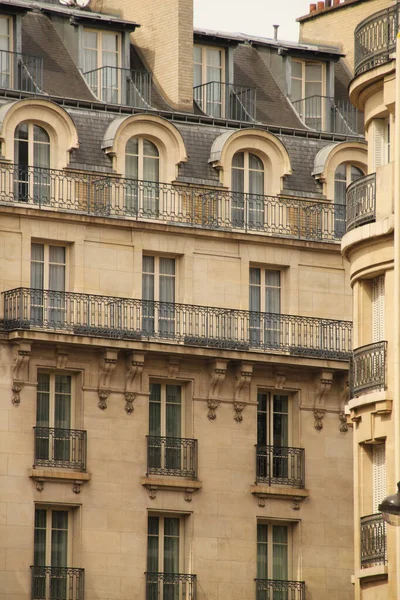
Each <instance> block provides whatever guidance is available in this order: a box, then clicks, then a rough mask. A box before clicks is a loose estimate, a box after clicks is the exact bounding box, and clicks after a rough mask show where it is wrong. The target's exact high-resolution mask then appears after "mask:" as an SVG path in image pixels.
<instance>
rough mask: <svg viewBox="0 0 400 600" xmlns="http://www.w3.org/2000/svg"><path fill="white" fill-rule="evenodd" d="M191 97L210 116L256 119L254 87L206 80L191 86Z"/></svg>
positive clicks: (246, 119)
mask: <svg viewBox="0 0 400 600" xmlns="http://www.w3.org/2000/svg"><path fill="white" fill-rule="evenodd" d="M193 98H194V101H195V102H196V103H197V105H198V106H199V108H200V109H201V110H202V111H203V112H204V113H205V114H206V115H209V116H211V117H217V118H222V119H233V120H235V121H251V122H253V121H255V120H256V88H249V87H243V86H239V85H234V84H233V83H223V82H221V81H208V82H207V83H203V84H202V85H196V86H195V87H194V88H193Z"/></svg>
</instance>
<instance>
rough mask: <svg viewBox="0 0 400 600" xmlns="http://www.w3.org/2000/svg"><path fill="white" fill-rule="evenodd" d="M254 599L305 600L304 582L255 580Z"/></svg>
mask: <svg viewBox="0 0 400 600" xmlns="http://www.w3.org/2000/svg"><path fill="white" fill-rule="evenodd" d="M255 582H256V599H257V600H273V599H275V598H279V600H280V599H281V598H282V600H305V598H306V585H305V583H304V581H284V580H280V579H256V580H255Z"/></svg>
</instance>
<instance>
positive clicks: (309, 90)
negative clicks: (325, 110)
mask: <svg viewBox="0 0 400 600" xmlns="http://www.w3.org/2000/svg"><path fill="white" fill-rule="evenodd" d="M310 96H322V83H317V82H316V83H314V82H313V83H310V82H306V89H305V97H306V98H309V97H310ZM314 110H315V112H318V114H320V113H321V108H320V106H319V107H318V110H317V107H315V109H314Z"/></svg>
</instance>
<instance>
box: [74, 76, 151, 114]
mask: <svg viewBox="0 0 400 600" xmlns="http://www.w3.org/2000/svg"><path fill="white" fill-rule="evenodd" d="M83 76H84V78H85V79H86V82H87V84H88V86H89V87H90V89H91V91H92V92H93V94H94V95H95V96H96V97H97V98H99V100H101V101H102V102H106V103H107V104H125V105H127V106H135V107H139V108H150V107H151V73H148V72H147V71H138V70H131V69H125V68H122V67H111V66H106V67H100V68H98V69H93V70H92V71H86V72H85V73H83Z"/></svg>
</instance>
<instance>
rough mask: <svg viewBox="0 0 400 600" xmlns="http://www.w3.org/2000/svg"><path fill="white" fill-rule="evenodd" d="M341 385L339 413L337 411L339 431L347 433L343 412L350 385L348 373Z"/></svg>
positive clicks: (345, 417)
mask: <svg viewBox="0 0 400 600" xmlns="http://www.w3.org/2000/svg"><path fill="white" fill-rule="evenodd" d="M341 383H342V385H341V394H340V397H341V402H340V413H339V431H340V433H347V432H348V430H349V424H348V422H347V415H346V413H345V406H346V404H347V403H348V401H349V399H350V385H349V377H348V373H346V376H345V377H344V378H343V380H342V382H341Z"/></svg>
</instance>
